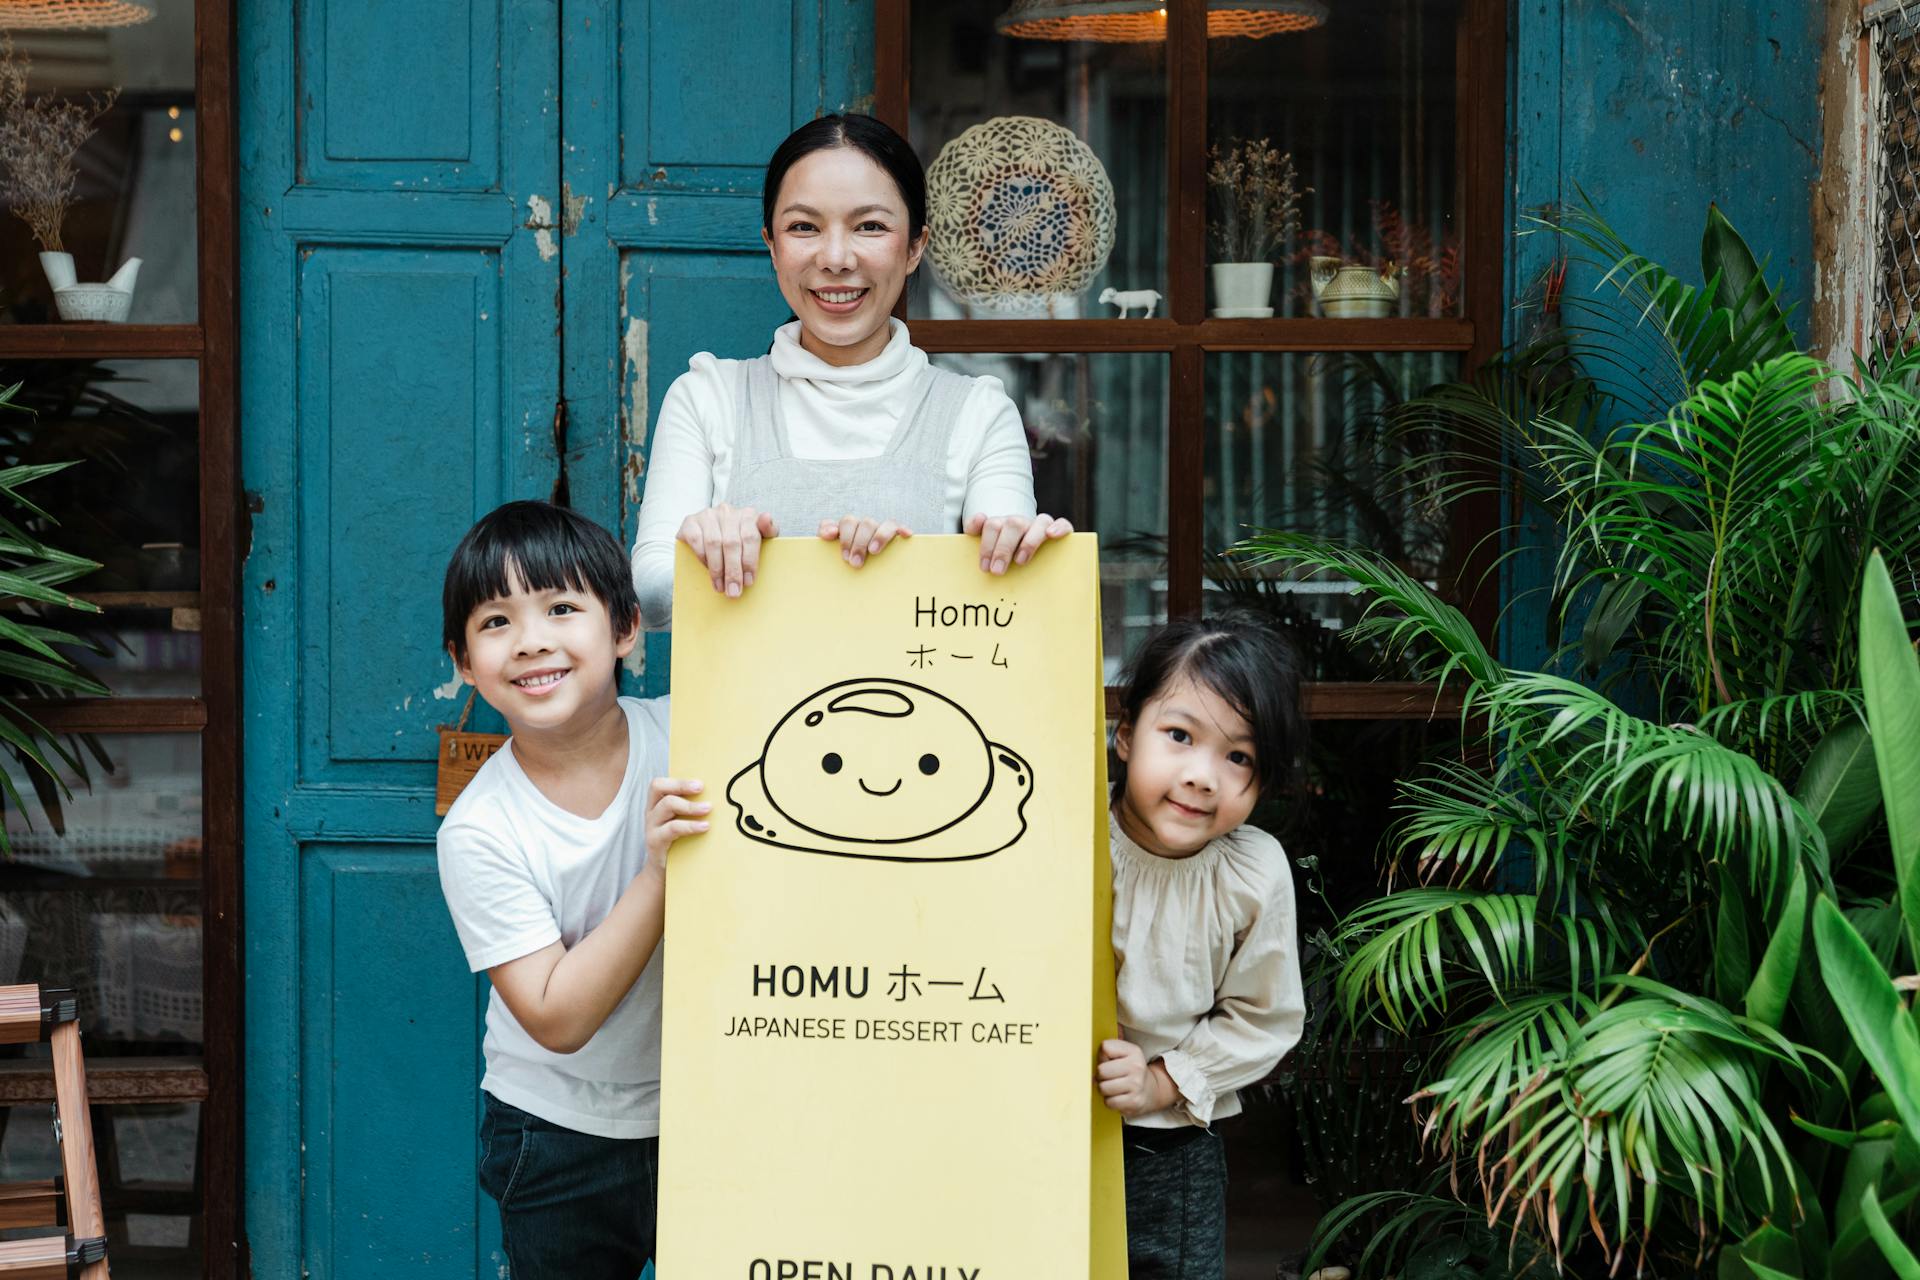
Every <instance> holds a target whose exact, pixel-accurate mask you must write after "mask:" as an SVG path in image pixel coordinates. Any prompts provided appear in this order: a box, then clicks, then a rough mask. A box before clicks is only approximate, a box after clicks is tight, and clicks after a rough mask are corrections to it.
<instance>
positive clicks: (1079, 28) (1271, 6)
mask: <svg viewBox="0 0 1920 1280" xmlns="http://www.w3.org/2000/svg"><path fill="white" fill-rule="evenodd" d="M1326 20H1327V6H1326V5H1325V4H1323V3H1321V0H1210V3H1209V4H1208V5H1207V35H1208V36H1209V37H1211V38H1218V37H1221V36H1251V37H1254V38H1258V37H1260V36H1275V35H1283V34H1286V33H1288V32H1292V31H1306V30H1309V29H1310V28H1313V27H1317V26H1319V25H1320V24H1321V23H1323V22H1325V21H1326ZM993 25H994V29H995V30H997V31H999V32H1000V33H1001V34H1002V35H1009V36H1018V37H1020V38H1022V39H1026V40H1096V41H1102V42H1106V43H1113V44H1144V43H1148V42H1151V41H1159V40H1165V39H1166V38H1167V6H1166V0H1013V5H1012V7H1010V8H1009V9H1008V10H1007V11H1006V12H1005V13H1003V14H1001V15H1000V17H999V18H998V19H997V20H996V21H995V22H994V24H993Z"/></svg>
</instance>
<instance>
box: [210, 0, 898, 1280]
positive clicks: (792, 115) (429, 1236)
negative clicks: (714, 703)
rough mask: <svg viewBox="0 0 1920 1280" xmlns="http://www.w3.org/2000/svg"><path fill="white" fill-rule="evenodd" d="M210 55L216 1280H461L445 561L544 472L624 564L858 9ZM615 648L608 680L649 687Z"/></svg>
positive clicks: (259, 21)
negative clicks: (227, 1015) (232, 222)
mask: <svg viewBox="0 0 1920 1280" xmlns="http://www.w3.org/2000/svg"><path fill="white" fill-rule="evenodd" d="M239 30H240V33H241V67H240V75H241V104H242V105H241V114H240V152H241V159H242V181H241V190H240V203H241V207H242V218H241V225H242V228H243V230H242V242H241V253H242V257H241V261H242V272H243V280H242V288H241V294H240V300H241V323H242V329H243V332H244V333H245V335H246V341H245V342H244V343H243V348H242V398H241V405H242V414H243V419H242V455H243V464H242V465H243V482H244V484H245V486H246V488H247V490H248V497H249V508H250V511H251V528H250V531H249V534H250V552H249V555H248V559H247V563H246V572H245V577H244V592H245V595H244V609H245V613H244V622H243V627H244V635H245V645H244V660H245V700H246V703H245V705H246V715H247V718H248V724H249V729H248V733H247V737H246V753H247V754H246V762H245V763H246V797H247V798H246V815H245V820H246V831H245V837H246V862H245V877H246V880H245V883H246V911H247V921H246V932H245V937H246V946H247V966H248V968H247V985H246V990H247V1012H246V1017H247V1026H246V1031H247V1119H246V1123H247V1174H246V1188H247V1191H246V1194H247V1205H246V1214H247V1229H248V1236H249V1243H250V1247H251V1252H252V1263H253V1273H254V1274H256V1275H261V1276H269V1275H271V1276H295V1275H300V1274H302V1272H303V1270H304V1271H305V1273H307V1274H310V1275H312V1276H315V1277H326V1278H327V1280H372V1278H373V1277H391V1276H395V1275H420V1276H447V1277H452V1276H461V1277H467V1276H474V1275H488V1276H493V1275H498V1274H499V1273H500V1271H501V1269H502V1267H503V1264H504V1258H503V1257H502V1255H501V1252H500V1247H499V1223H498V1215H497V1213H496V1212H495V1211H494V1209H493V1206H492V1203H491V1201H489V1200H487V1199H486V1198H485V1197H484V1196H483V1195H482V1194H481V1193H480V1192H479V1189H478V1186H477V1183H476V1167H477V1156H478V1150H477V1147H478V1142H477V1133H478V1116H479V1096H478V1092H477V1089H478V1082H479V1075H480V1070H481V1067H480V1036H481V1033H482V1025H483V1017H484V1000H485V993H486V984H485V981H484V979H476V978H474V977H472V976H471V975H469V974H468V973H467V972H466V970H465V966H464V964H463V963H462V960H461V956H460V952H459V946H458V943H457V941H456V939H455V936H454V933H453V929H452V925H451V922H450V921H449V920H448V918H447V912H446V907H445V904H444V902H443V901H442V899H441V897H440V891H439V883H438V878H437V875H436V872H435V866H434V860H433V833H434V829H435V827H436V826H437V819H436V818H435V817H434V816H433V798H432V796H433V773H434V769H433V755H434V746H435V741H436V740H435V737H434V728H435V726H437V725H440V724H446V723H450V722H452V721H454V720H456V719H458V718H459V715H460V712H461V707H462V705H463V702H464V695H465V690H464V689H463V688H461V687H460V686H459V685H458V684H457V682H454V681H452V680H451V679H450V677H452V675H453V671H452V664H451V662H450V661H449V660H448V659H447V658H446V656H445V655H444V654H443V653H442V652H441V650H440V614H439V596H440V581H441V575H442V573H443V571H444V567H445V563H446V557H447V554H448V552H449V551H450V550H451V549H452V546H453V544H454V542H455V541H456V540H457V539H458V538H459V536H460V534H461V533H462V531H464V530H465V529H466V527H467V526H468V525H469V524H470V523H471V522H472V521H473V520H474V519H476V518H477V517H478V516H479V515H480V514H482V513H484V512H485V511H487V510H489V509H491V508H492V507H493V506H495V505H496V504H498V503H500V502H502V501H505V500H507V499H509V498H516V497H546V496H548V495H549V493H550V492H551V491H552V489H553V485H554V481H555V479H556V477H557V476H558V475H559V474H560V469H561V465H562V463H563V462H564V465H565V474H566V477H567V480H568V483H569V487H570V491H571V495H572V500H573V503H574V505H575V506H576V507H577V508H579V509H580V510H581V511H583V512H585V513H586V514H588V515H590V516H592V517H593V518H595V519H598V520H600V521H601V522H603V523H604V524H606V525H607V526H608V527H609V528H611V529H615V530H617V531H618V532H619V534H620V536H621V537H622V538H623V539H628V540H630V539H631V537H632V532H633V529H632V520H633V516H634V513H635V512H636V510H637V509H638V505H639V501H640V496H641V494H642V493H643V492H644V486H645V448H646V444H647V439H648V430H649V424H650V423H651V422H652V420H653V416H654V414H655V413H656V412H657V410H658V407H659V403H660V399H661V397H662V396H663V395H664V394H665V391H666V387H667V384H668V383H670V382H671V381H672V379H673V377H674V376H676V375H677V374H678V373H679V372H680V371H681V370H683V369H685V368H686V364H687V360H688V358H689V357H690V356H691V355H692V354H693V353H694V352H696V351H700V350H713V351H716V352H719V353H721V354H724V355H751V354H755V353H756V352H759V351H763V350H765V349H766V345H767V342H768V340H769V337H770V331H771V329H772V326H773V325H774V324H775V323H777V322H778V321H779V320H780V319H782V318H783V317H784V316H785V315H786V310H785V308H784V306H783V305H782V304H781V302H780V299H779V295H778V293H777V291H776V290H775V289H774V287H773V284H772V279H771V273H770V272H769V270H768V268H767V265H766V260H765V256H764V251H763V250H762V248H761V246H760V242H759V204H758V191H759V183H760V173H761V169H762V166H763V165H764V164H765V160H766V156H767V154H768V153H769V152H770V151H771V150H772V148H773V147H774V145H775V144H777V143H778V142H779V140H780V138H781V137H782V136H784V134H785V133H786V132H787V130H788V129H790V128H791V127H792V126H793V125H794V124H796V123H798V122H799V121H801V120H804V119H806V118H809V117H811V116H812V115H814V114H815V113H816V112H817V111H820V110H832V109H842V108H844V107H846V106H847V105H848V104H850V103H854V102H856V98H857V95H858V94H864V93H866V92H867V89H866V88H864V87H856V85H855V81H856V80H860V81H862V82H863V83H864V84H865V85H868V86H870V84H871V72H870V70H868V68H869V67H870V62H871V49H872V42H873V33H872V26H871V13H870V11H869V8H868V6H867V5H865V4H860V3H855V4H846V3H843V2H842V0H799V2H798V3H795V2H794V0H787V2H786V3H770V2H769V0H751V3H750V4H744V5H739V6H728V5H718V6H715V5H704V6H703V5H689V4H671V3H668V2H667V0H658V3H653V2H652V0H625V2H622V0H592V2H591V3H585V2H581V0H473V2H472V3H461V2H460V0H409V3H408V4H406V5H391V4H388V5H374V4H371V3H368V0H311V2H310V3H303V4H301V5H299V6H289V5H286V4H283V3H280V2H279V0H240V24H239ZM396 86H397V87H398V93H397V94H396ZM396 104H397V105H396ZM563 124H564V136H563V132H562V131H563ZM662 169H664V170H665V174H664V176H663V175H661V173H660V171H661V170H662ZM650 370H651V371H652V372H651V373H650V372H649V371H650ZM563 392H564V395H565V399H566V403H567V407H568V412H567V415H566V423H567V425H566V433H565V440H564V452H558V451H556V447H555V444H556V442H555V437H554V432H553V422H554V416H555V405H556V400H557V399H558V398H559V397H560V396H561V394H562V393H563ZM649 652H650V653H651V654H652V655H653V656H654V657H655V658H656V659H657V660H656V662H655V664H654V666H653V667H651V668H648V667H646V666H645V665H644V664H643V662H642V661H640V660H636V661H635V662H633V663H632V664H631V669H632V670H633V672H634V675H635V679H634V680H633V681H630V682H629V688H631V689H638V690H646V691H649V692H664V691H665V689H666V679H667V673H666V667H665V661H664V659H665V654H666V648H665V638H664V637H656V638H654V640H653V642H652V644H651V645H650V646H649ZM498 724H499V722H498V720H497V719H496V718H495V717H493V715H492V713H491V712H488V711H487V710H486V709H485V708H484V707H483V706H482V707H477V708H476V710H475V713H474V717H473V723H472V726H471V727H475V728H492V727H498Z"/></svg>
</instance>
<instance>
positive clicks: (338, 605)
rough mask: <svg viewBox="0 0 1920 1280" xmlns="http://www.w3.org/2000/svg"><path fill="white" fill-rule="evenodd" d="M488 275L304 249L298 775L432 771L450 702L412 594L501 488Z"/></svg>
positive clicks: (432, 635) (402, 775) (496, 307)
mask: <svg viewBox="0 0 1920 1280" xmlns="http://www.w3.org/2000/svg"><path fill="white" fill-rule="evenodd" d="M500 274H501V273H500V262H499V254H498V253H495V252H489V251H475V250H471V249H439V250H419V249H412V248H391V249H373V248H322V249H315V250H313V251H312V252H311V253H308V254H303V255H302V261H301V264H300V332H301V335H302V339H301V342H300V345H299V363H300V378H299V387H300V399H299V406H298V412H299V415H300V423H301V425H300V489H301V503H300V533H301V536H300V553H301V557H300V565H299V572H298V575H297V581H298V585H299V597H300V618H299V633H300V640H301V649H302V658H303V661H302V662H301V664H300V695H301V715H300V725H301V736H300V776H301V780H302V781H303V782H311V783H360V784H384V785H396V786H415V787H431V786H432V784H433V764H432V760H433V757H434V748H435V746H436V745H437V738H436V737H435V735H434V732H433V727H432V723H431V721H432V718H433V717H435V716H443V715H444V713H445V711H446V707H445V706H444V704H442V703H441V702H440V701H439V700H436V699H435V698H434V697H433V690H432V688H431V687H430V686H431V680H430V678H429V677H430V675H431V674H432V673H431V671H424V670H423V664H422V663H421V662H419V661H417V660H409V659H413V658H415V657H416V656H417V655H421V654H431V653H434V652H435V651H437V650H438V649H439V647H440V618H439V615H438V612H437V611H436V610H433V609H429V608H423V607H420V602H421V594H422V586H423V585H429V584H433V583H435V582H437V580H438V579H439V576H440V574H441V573H442V572H443V571H444V569H445V568H446V557H447V551H448V549H449V546H450V541H451V539H452V538H455V537H458V533H457V532H453V533H449V532H447V531H449V530H454V531H457V530H460V529H462V528H464V527H465V525H466V524H467V523H468V522H470V521H471V520H472V519H473V518H474V513H475V512H476V511H477V510H480V509H483V505H484V504H487V503H490V502H491V500H492V497H493V495H496V494H499V493H501V492H502V488H501V483H500V471H501V459H500V439H501V431H500V409H501V403H500V401H501V396H500V395H499V390H498V389H499V388H500V387H501V385H502V382H503V377H502V371H501V368H500V329H501V306H500ZM372 388H378V389H379V390H380V393H379V394H375V395H370V394H368V391H369V389H372ZM402 480H404V483H402ZM380 529H389V530H396V531H404V532H403V536H400V537H394V538H386V537H371V538H370V537H367V536H365V534H366V533H367V532H368V531H372V530H380ZM423 685H424V686H426V687H423ZM416 704H418V705H416Z"/></svg>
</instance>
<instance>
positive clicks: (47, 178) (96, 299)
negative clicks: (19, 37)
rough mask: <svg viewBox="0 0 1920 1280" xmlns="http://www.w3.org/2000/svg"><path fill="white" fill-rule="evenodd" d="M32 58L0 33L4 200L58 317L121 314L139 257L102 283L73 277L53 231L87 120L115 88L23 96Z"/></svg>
mask: <svg viewBox="0 0 1920 1280" xmlns="http://www.w3.org/2000/svg"><path fill="white" fill-rule="evenodd" d="M32 65H33V64H32V62H31V60H30V59H28V58H27V57H26V55H24V54H16V53H15V52H14V48H13V37H12V36H10V35H6V34H5V33H0V168H3V169H5V170H6V171H7V172H8V173H9V174H10V175H11V191H10V193H9V194H10V197H11V198H10V201H9V205H10V207H11V208H12V209H13V211H14V213H15V214H17V215H19V217H20V218H21V220H22V221H24V222H25V223H26V224H27V225H28V226H29V227H31V228H32V229H33V238H34V239H35V240H38V241H39V242H40V250H41V252H40V268H41V270H43V271H45V272H46V274H47V283H48V284H50V285H52V286H53V299H54V305H55V306H56V307H58V308H59V311H60V315H61V318H63V319H66V320H108V321H116V322H117V321H122V320H125V319H126V318H127V312H128V310H129V308H130V307H131V306H132V304H133V285H134V279H135V277H137V276H138V274H139V271H140V260H139V259H138V258H129V259H128V260H127V261H126V263H125V264H124V265H123V266H122V267H121V268H120V270H119V271H118V272H116V273H115V274H114V277H113V279H112V280H110V281H108V282H107V283H105V284H80V283H78V282H77V280H76V278H75V276H74V270H73V255H72V254H70V253H68V252H67V251H66V245H65V244H64V243H63V242H62V240H61V235H60V229H61V227H62V225H63V224H64V223H65V222H66V218H67V207H68V206H69V205H71V204H72V203H73V187H74V182H75V180H76V179H77V178H78V176H79V169H78V167H77V166H76V165H75V163H74V161H75V158H76V157H77V156H78V155H79V154H80V148H81V147H84V146H85V145H86V144H87V139H89V138H91V137H92V136H93V131H94V125H95V123H96V122H98V121H99V119H100V117H101V116H103V115H105V114H106V113H107V112H108V111H111V110H112V109H113V104H114V101H115V99H116V98H118V97H119V93H120V91H119V90H118V89H110V90H108V91H107V92H106V93H104V94H89V95H88V97H87V100H86V101H85V102H76V101H71V100H63V99H56V98H54V97H52V96H50V95H44V94H43V95H42V96H40V97H38V98H29V97H28V96H27V72H28V71H29V70H30V69H31V67H32Z"/></svg>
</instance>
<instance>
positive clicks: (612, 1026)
mask: <svg viewBox="0 0 1920 1280" xmlns="http://www.w3.org/2000/svg"><path fill="white" fill-rule="evenodd" d="M620 707H621V709H622V710H623V711H625V712H626V713H627V772H626V775H625V776H624V777H623V778H622V779H621V780H620V791H619V793H618V794H617V795H615V796H614V798H613V803H611V804H609V805H608V806H607V808H606V810H605V812H603V813H602V814H601V815H600V816H599V817H597V818H583V817H581V816H580V815H578V814H574V813H568V812H567V811H566V810H565V809H562V808H561V807H560V806H559V805H557V804H555V803H553V801H551V800H549V799H547V797H546V796H545V795H543V794H542V793H541V791H540V789H539V788H538V787H536V786H535V785H534V784H533V780H532V779H531V778H529V777H527V775H526V771H525V770H523V769H522V768H521V767H520V762H519V761H518V760H516V759H514V755H513V740H512V739H508V740H507V743H506V745H505V746H503V747H501V748H500V750H499V751H498V752H496V753H495V755H494V757H493V758H492V759H491V760H489V761H487V762H486V763H485V764H483V765H481V766H480V771H479V772H478V773H476V774H475V775H474V776H473V781H471V782H469V783H468V784H467V789H466V790H465V791H463V792H461V793H460V798H459V799H457V800H455V801H454V802H453V807H452V808H451V809H450V810H449V811H448V812H447V817H446V820H445V821H444V822H442V823H441V824H440V835H439V839H438V845H439V854H440V891H441V892H442V893H444V894H445V895H446V899H447V908H448V910H450V911H451V912H452V913H453V927H454V929H455V930H456V931H457V932H458V933H459V935H460V946H461V948H462V949H463V950H464V951H465V952H466V954H467V967H468V968H470V969H472V970H473V971H474V972H475V973H478V972H480V971H481V970H483V969H491V968H492V967H493V966H495V965H497V964H505V963H506V962H507V961H509V960H518V959H519V958H520V957H521V956H525V955H531V954H532V953H533V952H535V951H538V950H540V949H541V948H542V947H545V946H548V945H550V944H551V943H553V942H555V941H559V942H563V943H565V944H566V945H567V946H568V947H572V946H573V945H574V944H575V943H577V942H579V941H580V939H582V938H584V937H585V936H586V935H587V934H588V933H589V932H590V931H591V930H592V929H594V928H595V927H596V926H597V925H598V924H599V923H600V922H601V921H602V920H604V919H606V917H607V913H608V912H610V911H612V910H613V905H614V903H616V902H618V901H619V900H620V895H621V894H622V893H624V892H626V888H627V885H628V884H629V883H631V882H632V880H633V878H634V876H636V875H638V874H639V873H640V868H641V867H643V866H645V865H646V861H647V845H646V838H645V835H644V824H645V818H646V803H647V788H648V786H649V784H651V782H652V781H653V779H655V778H657V777H663V776H665V775H666V772H667V699H665V698H651V699H647V700H645V701H642V700H640V699H638V698H622V699H620ZM662 950H664V947H662V948H659V949H656V950H655V951H654V953H653V958H652V959H651V960H649V961H648V962H647V967H646V968H645V969H644V970H642V971H641V974H640V980H639V981H638V982H636V983H634V984H633V988H632V989H631V990H630V991H628V992H627V994H626V997H625V998H624V999H623V1000H621V1001H620V1003H619V1004H618V1005H616V1006H614V1010H613V1012H612V1013H611V1014H609V1015H608V1016H607V1020H606V1022H604V1023H602V1024H601V1027H600V1029H599V1030H598V1031H596V1032H595V1033H594V1035H593V1038H592V1039H591V1040H589V1041H587V1043H586V1044H585V1045H583V1046H581V1048H580V1049H579V1050H578V1051H577V1052H575V1053H554V1052H552V1051H550V1050H547V1049H543V1048H541V1047H540V1045H539V1044H538V1043H537V1042H536V1041H535V1040H534V1038H533V1037H532V1036H530V1035H528V1034H527V1032H526V1029H525V1028H523V1027H522V1026H521V1025H520V1023H519V1022H518V1021H517V1020H516V1019H515V1018H514V1016H513V1012H512V1011H511V1010H509V1009H508V1008H507V1004H506V1001H504V1000H502V999H501V998H500V993H499V992H498V991H495V992H493V993H492V994H491V995H490V996H489V997H488V1000H487V1037H486V1056H487V1074H486V1077H485V1078H484V1079H483V1080H481V1082H480V1087H481V1088H482V1089H485V1090H486V1091H487V1092H488V1093H491V1094H492V1095H493V1096H494V1097H496V1098H498V1099H500V1100H501V1101H502V1102H506V1103H510V1104H512V1105H513V1106H516V1107H519V1108H520V1109H521V1110H522V1111H529V1112H532V1113H533V1114H534V1115H536V1116H539V1117H540V1118H541V1119H543V1120H549V1121H552V1122H553V1123H554V1124H558V1125H564V1126H565V1127H567V1128H569V1129H573V1130H576V1131H578V1132H580V1133H592V1134H598V1135H600V1136H601V1137H605V1138H651V1137H655V1136H657V1135H658V1134H659V1132H660V954H661V951H662Z"/></svg>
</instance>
